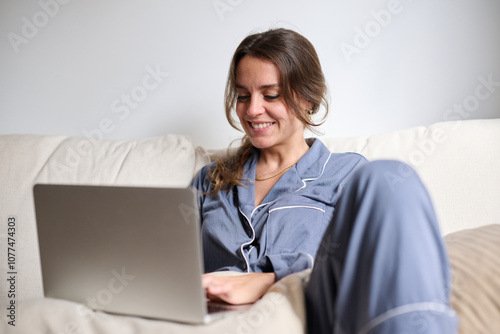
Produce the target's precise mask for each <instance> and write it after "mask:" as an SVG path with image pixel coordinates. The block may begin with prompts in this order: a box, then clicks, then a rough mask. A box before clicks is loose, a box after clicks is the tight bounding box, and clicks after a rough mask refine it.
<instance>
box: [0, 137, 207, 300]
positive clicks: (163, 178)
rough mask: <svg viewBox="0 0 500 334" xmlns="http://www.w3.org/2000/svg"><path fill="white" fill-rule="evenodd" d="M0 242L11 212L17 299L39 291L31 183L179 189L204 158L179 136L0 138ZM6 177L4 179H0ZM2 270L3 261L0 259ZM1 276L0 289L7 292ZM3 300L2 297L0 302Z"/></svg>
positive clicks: (205, 155)
mask: <svg viewBox="0 0 500 334" xmlns="http://www.w3.org/2000/svg"><path fill="white" fill-rule="evenodd" d="M0 159H1V160H2V163H1V164H0V175H2V190H1V191H0V212H1V213H2V216H1V217H0V219H1V221H0V243H1V244H2V245H5V244H6V243H5V242H6V241H7V235H6V232H7V219H8V217H10V216H15V217H16V220H17V231H16V235H15V237H16V240H17V243H16V265H17V268H16V269H17V270H18V276H17V292H18V293H17V296H16V298H17V299H26V298H32V297H39V296H41V295H42V282H41V272H40V261H39V255H38V241H37V234H36V225H35V216H34V205H33V198H32V187H33V185H34V184H35V183H67V184H115V185H144V186H165V187H185V186H187V185H189V183H190V182H191V180H192V178H193V176H194V174H195V173H196V172H197V171H198V170H199V169H200V168H201V166H202V165H204V164H206V163H208V162H209V159H208V156H207V154H206V153H205V151H204V150H203V149H201V148H198V149H196V148H195V147H194V146H193V145H192V143H191V140H190V139H189V138H188V137H185V136H176V135H168V136H164V137H155V138H147V139H141V140H128V141H113V140H100V141H97V140H92V139H88V138H77V137H62V136H37V135H7V136H0ZM5 176H8V177H5ZM0 263H1V264H0V270H1V272H3V273H6V272H7V271H8V270H7V263H6V261H0ZM6 284H7V281H6V280H2V281H1V282H0V290H1V291H7V289H6V287H7V286H6ZM4 302H6V299H5V298H2V300H1V302H0V304H2V305H3V304H4Z"/></svg>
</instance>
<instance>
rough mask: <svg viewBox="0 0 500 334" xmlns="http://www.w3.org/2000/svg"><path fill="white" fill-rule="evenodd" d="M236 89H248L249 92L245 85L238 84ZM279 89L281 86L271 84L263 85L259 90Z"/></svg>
mask: <svg viewBox="0 0 500 334" xmlns="http://www.w3.org/2000/svg"><path fill="white" fill-rule="evenodd" d="M235 87H236V88H238V89H246V90H248V88H246V87H245V86H243V85H239V84H236V85H235ZM279 87H280V85H279V84H269V85H262V86H260V87H259V89H268V88H279Z"/></svg>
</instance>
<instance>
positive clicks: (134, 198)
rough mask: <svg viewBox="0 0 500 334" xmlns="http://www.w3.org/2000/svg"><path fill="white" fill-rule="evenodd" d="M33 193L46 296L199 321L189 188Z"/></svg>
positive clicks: (40, 189)
mask: <svg viewBox="0 0 500 334" xmlns="http://www.w3.org/2000/svg"><path fill="white" fill-rule="evenodd" d="M33 192H34V199H35V209H36V220H37V228H38V239H39V247H40V258H41V265H42V277H43V286H44V294H45V296H46V297H52V298H61V299H67V300H71V301H75V302H78V303H82V304H85V305H87V306H89V307H91V308H93V309H100V310H104V311H108V312H114V313H121V314H129V315H138V316H144V317H151V318H160V319H168V320H174V321H180V322H192V323H202V322H203V321H204V318H205V315H206V302H205V296H204V291H203V288H202V286H201V275H202V273H203V264H202V256H201V241H200V222H199V217H198V215H199V213H198V209H197V201H196V195H195V193H194V191H193V190H191V189H173V188H141V187H111V186H82V185H42V184H39V185H35V187H34V190H33Z"/></svg>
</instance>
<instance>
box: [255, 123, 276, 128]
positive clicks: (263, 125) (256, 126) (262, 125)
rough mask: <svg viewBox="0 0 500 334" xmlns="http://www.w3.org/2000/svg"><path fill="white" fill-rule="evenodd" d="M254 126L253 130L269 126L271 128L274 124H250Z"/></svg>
mask: <svg viewBox="0 0 500 334" xmlns="http://www.w3.org/2000/svg"><path fill="white" fill-rule="evenodd" d="M250 124H251V125H252V128H254V129H263V128H267V127H268V126H271V125H272V124H273V123H260V124H254V123H250Z"/></svg>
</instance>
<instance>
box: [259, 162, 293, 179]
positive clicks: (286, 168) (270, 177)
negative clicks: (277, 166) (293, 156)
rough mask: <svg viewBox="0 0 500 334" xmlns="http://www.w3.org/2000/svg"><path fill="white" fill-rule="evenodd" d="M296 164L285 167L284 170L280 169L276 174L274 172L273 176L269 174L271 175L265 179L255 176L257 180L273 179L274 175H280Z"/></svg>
mask: <svg viewBox="0 0 500 334" xmlns="http://www.w3.org/2000/svg"><path fill="white" fill-rule="evenodd" d="M294 165H295V164H292V165H290V166H288V167H285V169H283V170H281V171H279V172H278V173H276V174H274V175H272V176H269V177H266V178H263V179H259V178H257V177H255V181H266V180H270V179H272V178H273V177H276V176H278V175H280V174H281V173H283V172H285V171H287V170H289V169H290V168H292V167H293V166H294Z"/></svg>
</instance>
